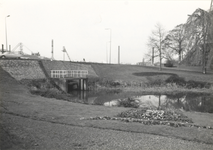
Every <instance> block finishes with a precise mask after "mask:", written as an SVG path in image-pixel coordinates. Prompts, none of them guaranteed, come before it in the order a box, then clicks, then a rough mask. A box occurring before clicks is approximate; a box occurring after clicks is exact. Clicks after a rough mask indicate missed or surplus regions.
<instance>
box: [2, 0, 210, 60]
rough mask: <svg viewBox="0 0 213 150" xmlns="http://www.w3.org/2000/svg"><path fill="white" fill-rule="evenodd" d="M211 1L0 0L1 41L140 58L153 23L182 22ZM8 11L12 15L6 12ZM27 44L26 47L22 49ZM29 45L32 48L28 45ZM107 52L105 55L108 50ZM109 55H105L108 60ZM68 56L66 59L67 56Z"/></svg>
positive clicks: (47, 50) (77, 56)
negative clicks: (52, 43) (52, 44)
mask: <svg viewBox="0 0 213 150" xmlns="http://www.w3.org/2000/svg"><path fill="white" fill-rule="evenodd" d="M210 2H211V0H164V1H163V0H156V1H155V0H129V1H128V0H117V1H115V0H108V1H104V0H85V1H83V0H0V44H4V45H5V43H6V36H5V21H6V22H7V37H8V38H7V39H8V45H11V47H12V49H13V48H14V47H15V46H16V45H17V44H18V43H23V45H24V46H25V47H24V52H26V53H30V51H32V52H39V53H40V54H41V55H42V56H46V57H51V40H52V39H53V40H54V58H55V59H57V60H63V52H62V49H63V46H65V48H66V50H67V52H68V53H69V55H70V58H71V60H73V61H82V60H83V58H84V59H85V60H86V61H92V62H106V61H109V57H110V56H109V50H110V44H109V40H110V30H106V28H110V29H111V31H112V34H111V40H112V43H111V44H112V45H111V62H112V63H117V62H118V46H120V54H121V56H120V61H121V62H122V63H137V62H141V61H142V59H143V57H145V54H146V53H147V52H148V49H149V48H148V47H147V41H148V37H149V35H150V34H151V32H152V30H154V29H155V25H156V23H160V24H162V25H163V26H164V28H165V29H166V30H167V31H168V30H171V29H173V28H174V27H175V26H176V25H178V24H181V23H185V22H186V20H187V17H188V16H187V15H188V14H192V13H193V12H194V11H195V10H196V9H197V8H201V9H205V10H207V9H209V7H210ZM7 15H10V17H7V18H6V16H7ZM26 47H27V48H26ZM28 49H30V51H29V50H28ZM107 52H108V55H107ZM107 57H108V60H107ZM66 60H68V58H67V57H66Z"/></svg>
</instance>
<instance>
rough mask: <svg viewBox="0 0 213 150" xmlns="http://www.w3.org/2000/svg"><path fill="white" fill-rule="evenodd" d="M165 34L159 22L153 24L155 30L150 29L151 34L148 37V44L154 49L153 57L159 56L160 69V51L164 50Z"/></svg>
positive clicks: (160, 68)
mask: <svg viewBox="0 0 213 150" xmlns="http://www.w3.org/2000/svg"><path fill="white" fill-rule="evenodd" d="M165 36H166V31H165V29H164V28H163V26H162V25H161V24H159V23H157V24H156V25H155V30H153V31H152V34H151V35H150V37H149V41H148V46H149V47H151V48H154V49H155V57H156V56H159V60H160V67H159V70H162V52H163V50H164V39H165Z"/></svg>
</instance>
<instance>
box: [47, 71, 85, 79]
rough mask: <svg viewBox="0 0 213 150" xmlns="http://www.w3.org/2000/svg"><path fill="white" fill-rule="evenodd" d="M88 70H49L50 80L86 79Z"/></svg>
mask: <svg viewBox="0 0 213 150" xmlns="http://www.w3.org/2000/svg"><path fill="white" fill-rule="evenodd" d="M87 75H88V70H51V78H86V76H87Z"/></svg>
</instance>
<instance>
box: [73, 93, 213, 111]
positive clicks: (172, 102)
mask: <svg viewBox="0 0 213 150" xmlns="http://www.w3.org/2000/svg"><path fill="white" fill-rule="evenodd" d="M70 94H71V95H73V99H72V101H75V102H80V103H84V104H89V105H104V106H108V107H121V104H122V101H124V100H130V101H131V102H134V103H137V104H138V106H139V107H152V108H171V109H182V110H185V111H197V112H208V113H213V95H199V94H176V95H140V94H138V95H135V93H130V92H126V93H125V92H121V91H119V90H115V91H99V92H96V91H71V92H70ZM122 106H123V105H122Z"/></svg>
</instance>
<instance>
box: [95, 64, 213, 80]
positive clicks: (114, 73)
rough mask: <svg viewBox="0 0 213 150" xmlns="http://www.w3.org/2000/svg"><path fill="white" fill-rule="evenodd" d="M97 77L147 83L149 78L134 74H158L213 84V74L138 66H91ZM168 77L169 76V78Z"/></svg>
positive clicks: (163, 76) (157, 75)
mask: <svg viewBox="0 0 213 150" xmlns="http://www.w3.org/2000/svg"><path fill="white" fill-rule="evenodd" d="M91 65H92V67H93V69H94V70H95V72H96V73H97V75H98V76H99V77H101V78H108V79H113V80H124V81H137V82H146V81H147V77H148V76H136V75H133V73H141V72H142V73H144V72H148V73H153V72H154V73H156V76H152V77H156V78H165V76H166V75H161V74H159V73H166V74H177V75H178V76H180V77H184V78H185V79H186V80H195V81H205V82H210V83H213V74H212V73H209V74H202V73H201V72H199V71H198V70H195V69H193V70H194V71H193V70H191V71H189V70H188V71H184V70H178V68H171V69H169V68H163V70H162V71H159V69H158V68H156V67H143V66H136V65H108V64H91ZM167 77H168V76H167Z"/></svg>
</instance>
